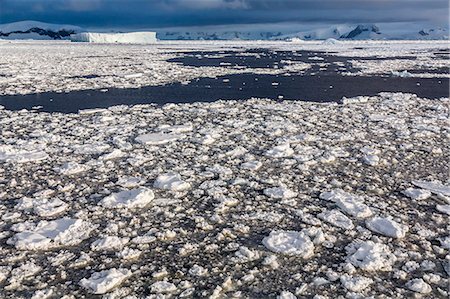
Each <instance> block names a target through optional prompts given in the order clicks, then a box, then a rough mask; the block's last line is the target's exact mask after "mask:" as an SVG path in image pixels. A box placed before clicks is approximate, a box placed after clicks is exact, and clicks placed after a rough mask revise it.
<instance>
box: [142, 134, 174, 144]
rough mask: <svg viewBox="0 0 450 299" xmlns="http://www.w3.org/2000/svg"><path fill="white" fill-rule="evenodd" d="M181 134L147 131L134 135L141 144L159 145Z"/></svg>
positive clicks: (171, 140)
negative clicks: (147, 132) (146, 132)
mask: <svg viewBox="0 0 450 299" xmlns="http://www.w3.org/2000/svg"><path fill="white" fill-rule="evenodd" d="M182 137H183V135H176V134H164V133H149V134H144V135H139V136H137V137H136V139H135V140H136V141H137V142H139V143H142V144H148V145H161V144H166V143H169V142H173V141H176V140H178V139H180V138H182Z"/></svg>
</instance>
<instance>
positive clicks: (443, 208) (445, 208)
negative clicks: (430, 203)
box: [436, 205, 450, 216]
mask: <svg viewBox="0 0 450 299" xmlns="http://www.w3.org/2000/svg"><path fill="white" fill-rule="evenodd" d="M436 210H438V211H439V212H441V213H444V214H447V215H449V216H450V205H436Z"/></svg>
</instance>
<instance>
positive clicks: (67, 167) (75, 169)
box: [54, 162, 88, 175]
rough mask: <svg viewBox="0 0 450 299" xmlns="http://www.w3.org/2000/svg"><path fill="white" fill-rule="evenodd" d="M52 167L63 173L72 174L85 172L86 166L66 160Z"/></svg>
mask: <svg viewBox="0 0 450 299" xmlns="http://www.w3.org/2000/svg"><path fill="white" fill-rule="evenodd" d="M54 169H55V171H57V172H59V173H61V174H64V175H74V174H78V173H82V172H85V171H86V170H87V169H88V167H87V166H85V165H81V164H79V163H77V162H66V163H64V164H63V165H61V166H58V167H55V168H54Z"/></svg>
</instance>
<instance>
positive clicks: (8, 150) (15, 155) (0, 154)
mask: <svg viewBox="0 0 450 299" xmlns="http://www.w3.org/2000/svg"><path fill="white" fill-rule="evenodd" d="M48 158H49V155H48V154H47V153H46V152H44V151H41V150H25V149H15V148H13V147H11V146H8V145H0V161H5V162H11V163H27V162H37V161H42V160H46V159H48Z"/></svg>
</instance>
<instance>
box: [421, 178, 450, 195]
mask: <svg viewBox="0 0 450 299" xmlns="http://www.w3.org/2000/svg"><path fill="white" fill-rule="evenodd" d="M412 183H413V184H414V185H416V186H417V187H420V188H422V189H427V190H430V191H431V192H433V193H436V194H442V195H444V196H450V186H446V185H443V184H442V183H441V182H439V181H434V182H425V181H413V182H412Z"/></svg>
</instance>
